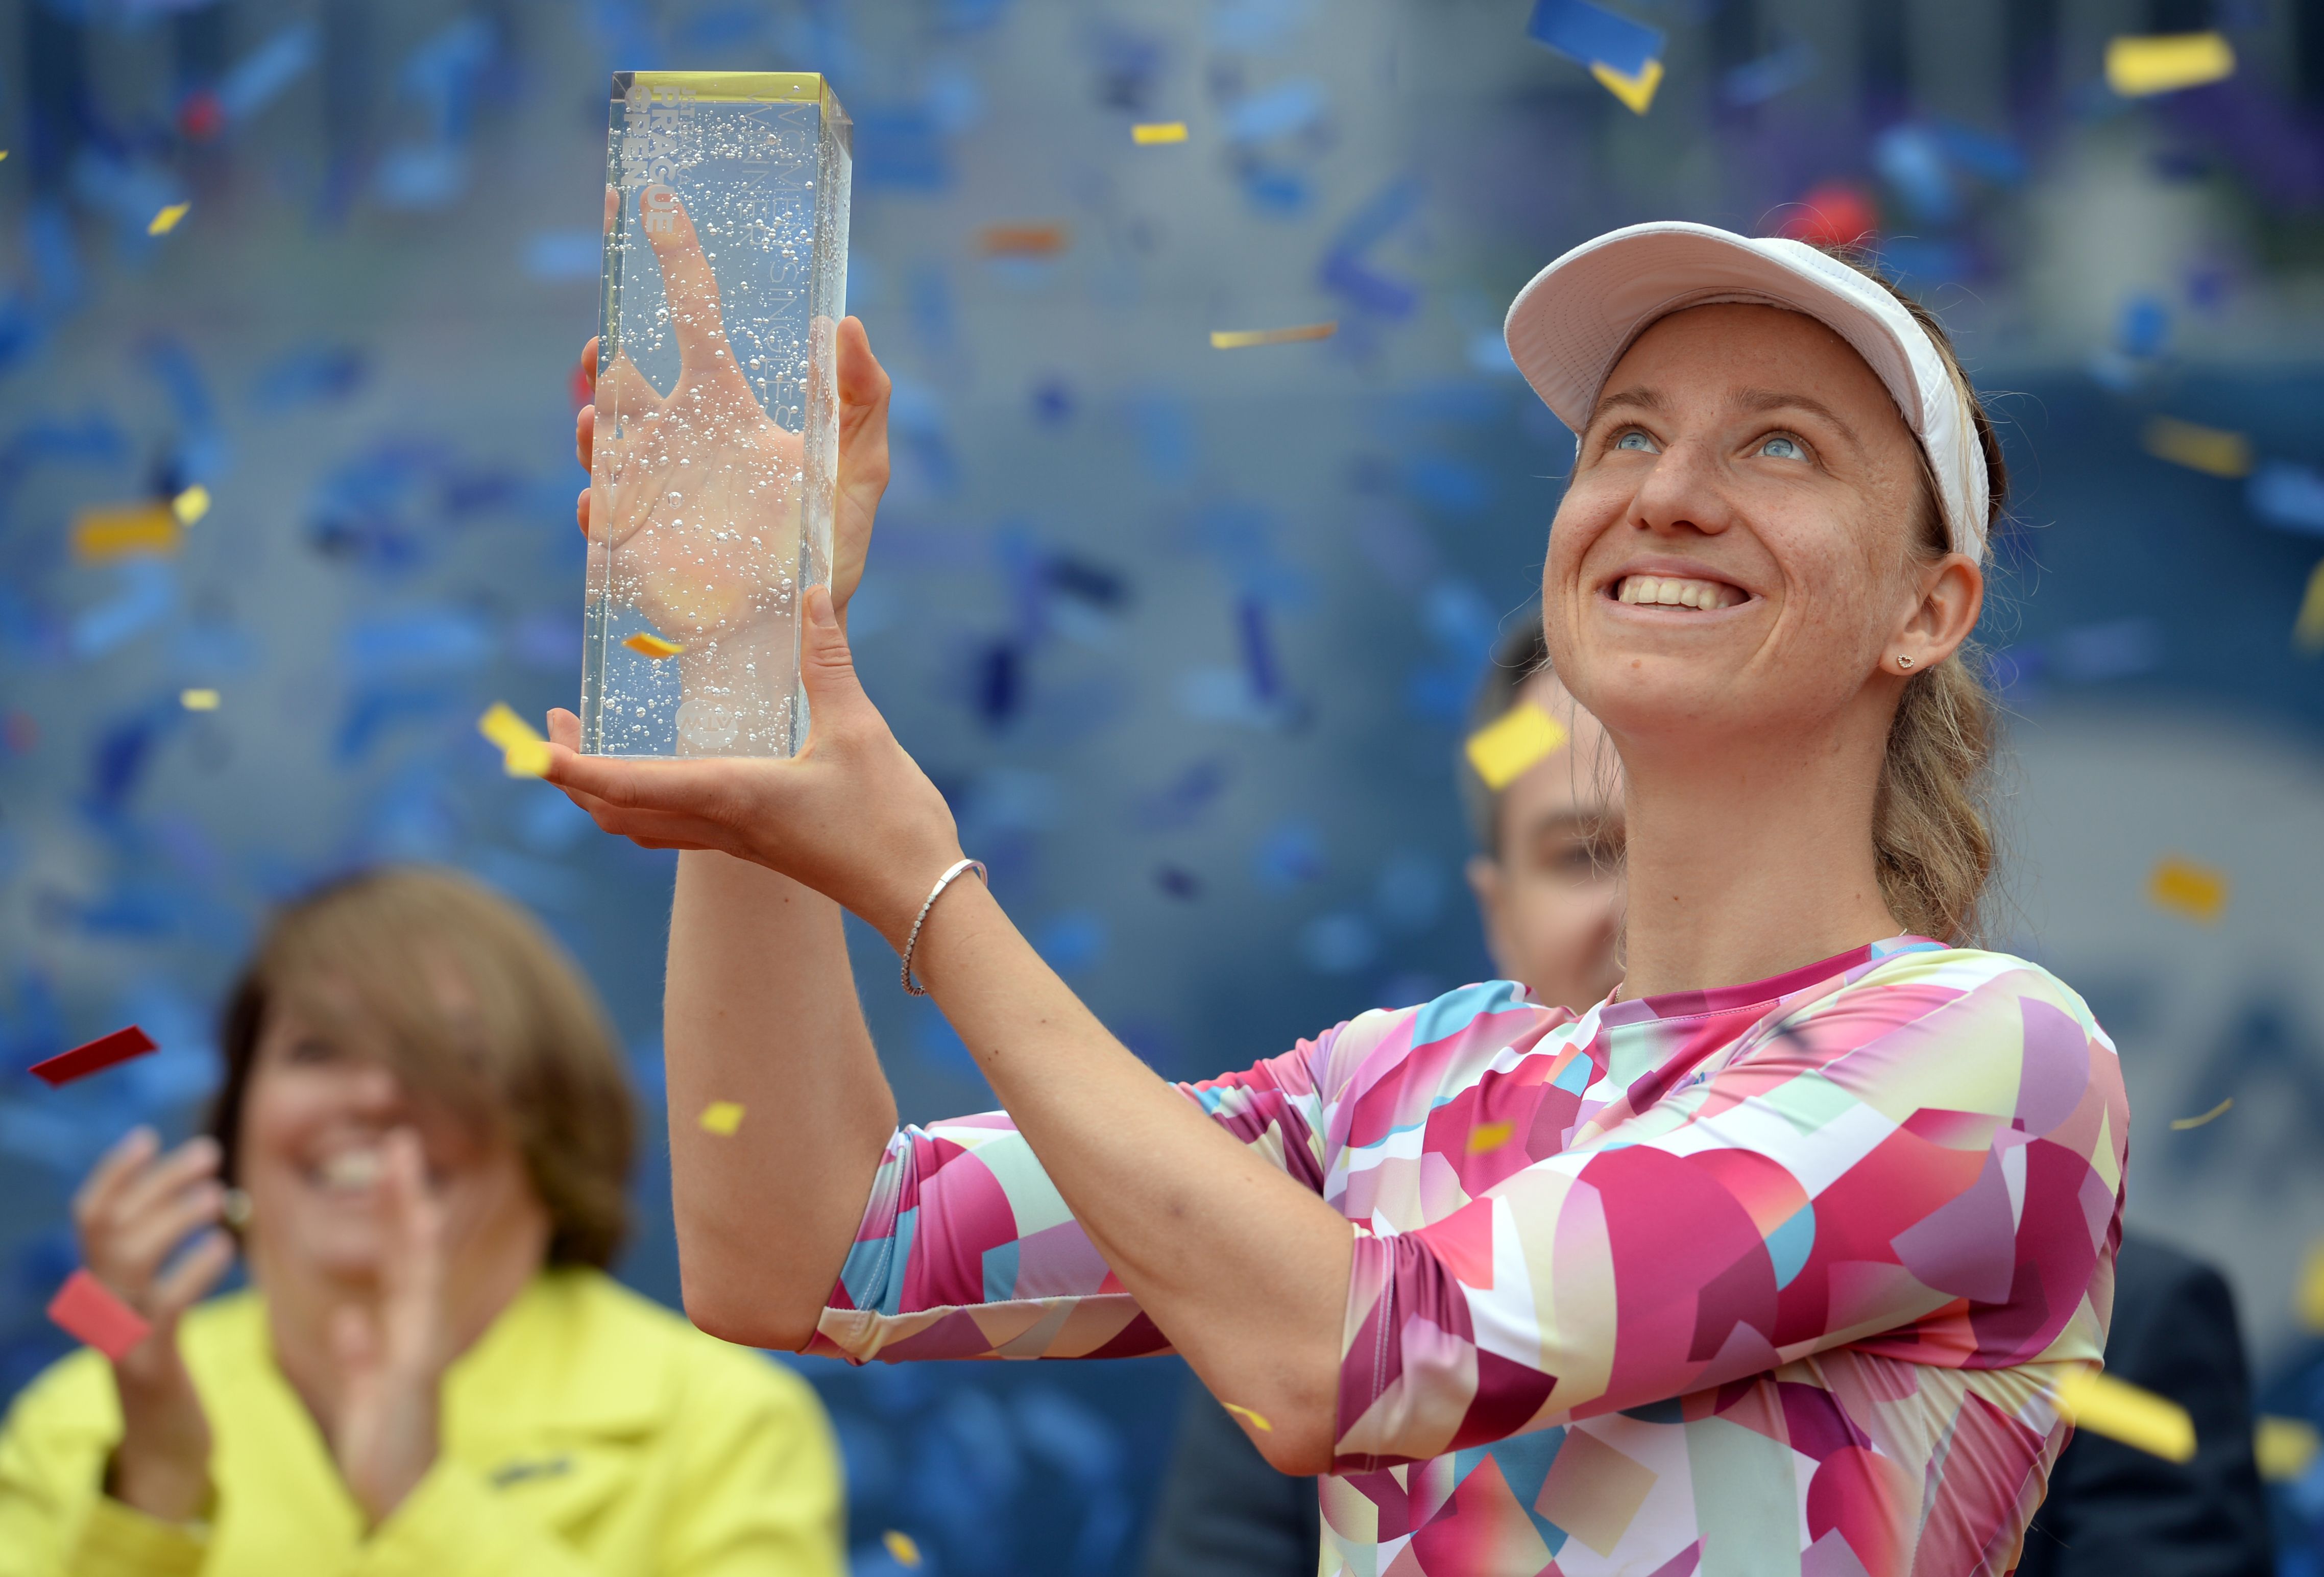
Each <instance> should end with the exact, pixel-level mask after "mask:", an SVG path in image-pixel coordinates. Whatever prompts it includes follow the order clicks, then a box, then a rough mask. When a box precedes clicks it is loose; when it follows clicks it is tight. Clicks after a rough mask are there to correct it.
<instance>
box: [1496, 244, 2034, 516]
mask: <svg viewBox="0 0 2324 1577" xmlns="http://www.w3.org/2000/svg"><path fill="white" fill-rule="evenodd" d="M1714 301H1750V302H1757V303H1759V304H1760V305H1763V306H1769V307H1782V308H1785V309H1789V310H1791V311H1794V312H1804V313H1805V314H1807V315H1808V316H1809V317H1811V318H1815V319H1816V320H1817V321H1818V322H1820V323H1822V324H1824V325H1825V326H1826V327H1829V328H1831V331H1832V332H1833V333H1835V334H1837V335H1839V336H1840V337H1841V338H1842V339H1844V340H1846V341H1848V343H1849V345H1851V346H1854V347H1855V348H1856V354H1857V355H1860V356H1862V357H1863V358H1864V360H1865V363H1866V364H1867V365H1868V366H1870V367H1871V369H1872V370H1873V372H1875V373H1876V374H1878V375H1879V378H1880V381H1881V382H1882V383H1886V385H1888V392H1889V393H1890V395H1892V396H1893V397H1894V398H1895V401H1896V409H1897V410H1900V411H1902V412H1904V425H1905V426H1907V427H1909V428H1911V429H1913V434H1914V437H1915V438H1919V439H1920V441H1921V450H1922V453H1923V454H1924V455H1926V456H1927V457H1928V460H1929V469H1930V470H1931V471H1932V472H1933V473H1934V474H1935V475H1936V480H1937V494H1938V502H1939V503H1941V505H1942V506H1943V509H1944V513H1945V527H1946V531H1947V535H1948V536H1949V537H1950V540H1951V543H1952V547H1953V549H1954V551H1956V552H1960V553H1966V554H1968V555H1969V557H1970V558H1977V559H1982V558H1984V557H1985V526H1986V517H1987V513H1988V512H1989V509H1990V496H1991V494H1990V485H1989V482H1988V479H1987V475H1986V470H1985V451H1984V449H1983V448H1982V447H1980V446H1979V445H1978V441H1977V429H1976V427H1975V425H1974V423H1973V422H1972V421H1971V420H1970V418H1969V401H1968V399H1967V398H1966V396H1964V395H1963V393H1962V392H1961V391H1960V388H1959V387H1958V386H1957V385H1956V384H1955V383H1954V382H1953V379H1952V374H1950V372H1948V371H1947V370H1946V367H1945V360H1944V356H1943V355H1942V354H1941V353H1940V352H1939V351H1938V349H1937V346H1936V342H1935V341H1934V340H1932V339H1931V338H1930V337H1929V336H1928V333H1927V331H1926V330H1924V329H1923V328H1922V327H1921V326H1920V325H1919V324H1918V323H1915V322H1914V320H1913V315H1912V314H1911V313H1910V312H1907V311H1906V310H1905V309H1904V306H1903V305H1902V304H1901V303H1900V302H1898V301H1897V300H1896V298H1895V297H1894V296H1892V295H1890V294H1889V293H1888V291H1886V289H1885V288H1884V287H1883V286H1881V285H1880V284H1879V283H1878V282H1877V281H1874V280H1870V279H1867V278H1866V277H1865V276H1864V275H1863V274H1860V273H1858V272H1857V271H1856V270H1854V269H1852V268H1850V267H1849V266H1848V264H1846V263H1841V262H1840V260H1839V259H1837V258H1834V257H1829V256H1826V255H1825V254H1822V253H1821V252H1818V251H1817V250H1816V249H1815V248H1814V247H1812V246H1810V245H1808V244H1805V243H1804V242H1799V241H1786V240H1783V239H1780V238H1777V237H1773V236H1770V237H1766V238H1762V239H1755V238H1753V237H1750V236H1748V235H1736V234H1734V233H1733V232H1732V231H1729V230H1720V229H1717V228H1714V227H1713V226H1709V225H1689V224H1684V223H1682V222H1680V221H1677V220H1665V221H1662V222H1659V223H1656V224H1651V225H1630V226H1625V227H1624V228H1622V229H1619V230H1609V231H1608V232H1607V233H1606V234H1605V235H1600V236H1599V237H1598V238H1597V239H1596V240H1594V241H1585V242H1583V243H1582V244H1581V245H1579V246H1577V247H1575V248H1574V249H1573V250H1572V251H1571V252H1569V253H1567V254H1565V255H1564V256H1563V257H1561V258H1559V259H1558V260H1557V261H1556V262H1555V263H1551V264H1550V265H1549V266H1548V267H1547V268H1545V269H1543V270H1542V271H1541V272H1539V273H1537V274H1535V275H1534V276H1533V279H1532V281H1530V282H1529V283H1528V284H1526V288H1525V289H1524V290H1522V291H1518V292H1517V300H1514V301H1512V302H1510V303H1509V316H1508V323H1507V325H1506V326H1505V327H1504V330H1503V332H1504V333H1505V334H1506V335H1507V336H1508V342H1509V355H1510V356H1511V357H1512V358H1513V359H1514V360H1515V361H1516V362H1517V370H1518V371H1519V372H1521V373H1523V374H1525V376H1526V383H1531V384H1532V385H1533V387H1534V392H1535V393H1536V394H1539V395H1540V396H1541V397H1542V399H1543V401H1545V402H1546V403H1547V404H1548V406H1549V408H1550V410H1553V411H1554V412H1555V413H1556V415H1557V419H1558V420H1560V421H1563V423H1565V425H1566V426H1568V427H1570V428H1572V429H1573V430H1574V432H1575V433H1577V434H1579V433H1580V432H1581V430H1582V427H1583V426H1584V424H1586V423H1587V422H1588V421H1589V420H1590V412H1591V408H1592V407H1594V406H1595V405H1596V404H1597V402H1598V396H1599V394H1600V392H1602V391H1603V390H1604V388H1605V386H1606V377H1607V374H1609V373H1611V372H1612V371H1613V370H1614V364H1615V363H1616V362H1618V361H1620V360H1621V359H1622V355H1623V353H1624V352H1625V351H1628V349H1629V348H1630V346H1631V345H1632V344H1634V343H1635V342H1636V341H1637V337H1638V336H1639V335H1641V334H1644V333H1645V332H1646V329H1647V327H1649V326H1650V325H1652V324H1653V323H1655V321H1656V320H1657V319H1659V318H1667V317H1668V316H1670V314H1672V313H1673V312H1677V311H1681V310H1683V309H1686V308H1689V307H1701V306H1704V305H1707V304H1709V303H1711V302H1714Z"/></svg>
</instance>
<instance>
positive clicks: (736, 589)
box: [581, 71, 849, 756]
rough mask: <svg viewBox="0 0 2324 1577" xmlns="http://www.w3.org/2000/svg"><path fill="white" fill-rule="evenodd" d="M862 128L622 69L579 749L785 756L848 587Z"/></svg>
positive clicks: (749, 95)
mask: <svg viewBox="0 0 2324 1577" xmlns="http://www.w3.org/2000/svg"><path fill="white" fill-rule="evenodd" d="M848 169H849V137H848V119H847V113H846V111H844V109H842V108H841V107H840V106H839V100H838V99H837V98H835V97H833V95H832V91H831V88H830V86H829V85H828V84H827V83H825V81H824V79H823V78H821V77H820V76H818V75H816V74H813V73H809V72H724V71H622V72H619V73H616V74H615V76H614V78H613V117H612V126H611V130H610V132H609V134H608V135H607V139H606V144H605V264H604V304H603V309H602V316H601V318H600V322H599V329H598V339H597V393H596V404H597V429H596V442H595V455H594V461H595V464H594V466H593V468H592V472H591V475H590V478H589V488H590V496H589V570H588V576H589V595H588V609H587V613H586V620H585V623H584V626H583V654H582V671H581V748H582V750H583V751H584V752H587V753H589V754H593V755H608V756H788V755H793V754H796V753H797V752H798V748H799V746H800V745H801V744H803V743H805V742H806V740H807V696H806V694H805V692H804V690H803V689H802V687H801V686H800V683H799V661H798V658H799V613H800V603H801V599H802V598H803V597H804V596H805V595H806V592H807V588H808V587H809V586H816V585H818V584H820V583H821V582H823V581H825V579H827V578H828V577H829V576H830V573H831V510H832V489H833V484H834V482H835V471H836V463H837V458H838V447H839V426H838V418H839V404H838V393H837V390H836V388H835V379H834V373H833V360H834V335H835V330H836V327H837V324H838V322H839V319H840V318H841V317H842V316H843V315H844V312H845V310H846V306H845V300H844V297H845V294H846V284H847V195H848Z"/></svg>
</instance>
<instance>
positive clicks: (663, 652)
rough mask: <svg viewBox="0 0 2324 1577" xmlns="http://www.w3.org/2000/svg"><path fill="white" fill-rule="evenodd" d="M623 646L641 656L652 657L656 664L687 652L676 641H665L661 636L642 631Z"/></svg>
mask: <svg viewBox="0 0 2324 1577" xmlns="http://www.w3.org/2000/svg"><path fill="white" fill-rule="evenodd" d="M622 645H624V646H626V647H628V648H629V649H630V650H632V651H634V652H636V653H637V654H638V655H639V656H641V657H650V658H652V659H654V660H655V661H656V662H659V661H660V660H661V659H663V658H665V657H676V656H677V655H678V653H679V652H681V651H684V650H686V648H685V647H683V646H680V645H679V644H678V642H677V641H664V640H663V639H662V638H661V637H660V636H659V635H649V634H647V633H646V632H644V631H642V630H641V631H639V632H637V633H636V634H635V635H632V636H631V637H630V638H629V639H628V640H627V641H622Z"/></svg>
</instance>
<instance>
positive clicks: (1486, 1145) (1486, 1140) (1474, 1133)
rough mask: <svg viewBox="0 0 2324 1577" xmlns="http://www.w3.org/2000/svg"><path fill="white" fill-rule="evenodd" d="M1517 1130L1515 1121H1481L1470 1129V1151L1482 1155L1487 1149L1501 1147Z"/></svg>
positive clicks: (1475, 1154) (1474, 1154) (1472, 1153)
mask: <svg viewBox="0 0 2324 1577" xmlns="http://www.w3.org/2000/svg"><path fill="white" fill-rule="evenodd" d="M1515 1132H1517V1125H1516V1124H1515V1123H1513V1122H1480V1123H1479V1124H1477V1126H1476V1127H1474V1128H1472V1129H1471V1130H1469V1153H1470V1154H1471V1155H1472V1156H1481V1155H1483V1154H1484V1153H1485V1152H1486V1151H1487V1150H1497V1149H1499V1148H1501V1147H1502V1146H1503V1145H1505V1144H1507V1143H1508V1142H1509V1136H1510V1135H1511V1134H1514V1133H1515Z"/></svg>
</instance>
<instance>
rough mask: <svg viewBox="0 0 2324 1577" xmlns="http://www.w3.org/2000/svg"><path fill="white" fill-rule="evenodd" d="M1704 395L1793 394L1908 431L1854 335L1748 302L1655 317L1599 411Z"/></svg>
mask: <svg viewBox="0 0 2324 1577" xmlns="http://www.w3.org/2000/svg"><path fill="white" fill-rule="evenodd" d="M1706 398H1708V399H1711V400H1717V401H1720V402H1721V403H1736V402H1740V403H1745V404H1757V405H1759V406H1763V407H1764V406H1766V405H1770V404H1773V403H1775V401H1779V400H1784V399H1795V400H1799V401H1803V402H1804V403H1805V404H1807V405H1808V406H1809V407H1810V408H1811V409H1812V408H1814V407H1815V406H1818V405H1821V406H1824V407H1827V408H1829V409H1830V410H1831V411H1832V413H1833V414H1834V415H1835V416H1836V417H1838V418H1839V419H1840V420H1842V421H1843V422H1847V423H1849V424H1850V425H1854V424H1856V423H1858V422H1860V423H1861V424H1862V426H1863V429H1865V430H1867V431H1868V430H1872V429H1877V428H1885V427H1892V426H1893V427H1894V428H1895V429H1896V430H1897V431H1898V432H1900V433H1903V432H1908V431H1909V429H1906V428H1905V426H1904V413H1903V412H1901V411H1899V410H1897V409H1896V401H1895V397H1894V396H1892V395H1891V394H1890V393H1889V392H1888V386H1887V385H1886V384H1885V383H1882V382H1881V381H1880V378H1879V375H1878V374H1876V373H1875V372H1873V370H1872V368H1871V366H1870V364H1867V362H1866V361H1865V359H1864V358H1863V357H1862V356H1860V355H1858V354H1857V352H1856V348H1855V347H1854V346H1851V345H1849V343H1848V341H1846V340H1845V339H1842V338H1841V337H1840V336H1839V335H1838V334H1837V333H1835V332H1834V331H1833V330H1832V329H1831V327H1828V326H1826V325H1825V324H1823V323H1821V322H1820V321H1818V320H1817V319H1816V318H1811V317H1809V316H1808V315H1807V314H1806V313H1804V312H1794V311H1792V310H1790V309H1787V308H1783V307H1774V306H1766V305H1762V304H1759V303H1757V302H1748V301H1719V302H1712V303H1709V304H1706V305H1703V306H1700V307H1689V308H1687V309H1684V310H1683V311H1679V312H1674V313H1672V314H1670V315H1669V316H1668V317H1666V318H1658V319H1656V320H1655V322H1654V323H1652V324H1651V325H1649V326H1648V327H1646V329H1645V330H1644V331H1643V332H1642V333H1641V334H1639V336H1638V337H1637V339H1636V340H1634V341H1633V342H1632V343H1631V345H1630V348H1629V349H1628V350H1627V351H1625V352H1623V353H1622V356H1621V359H1620V360H1618V361H1617V362H1616V363H1615V364H1614V367H1613V370H1612V371H1611V372H1609V374H1607V376H1606V385H1605V387H1604V388H1603V389H1602V390H1600V392H1599V396H1598V407H1597V409H1598V410H1605V409H1607V408H1608V406H1609V404H1612V403H1616V402H1619V403H1625V404H1638V405H1644V406H1646V407H1649V408H1675V407H1676V406H1677V405H1678V404H1680V403H1681V402H1689V403H1692V402H1693V401H1700V400H1703V399H1706ZM1593 420H1594V412H1593Z"/></svg>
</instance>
